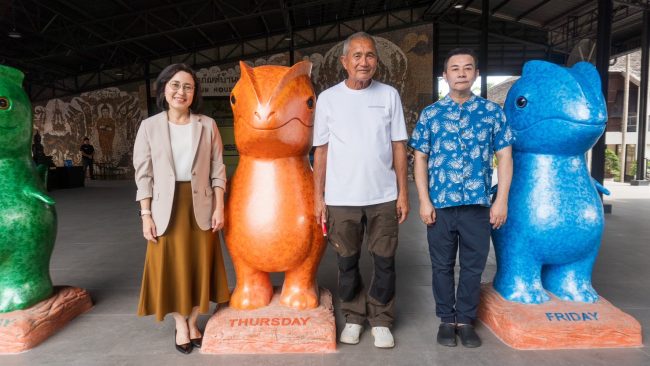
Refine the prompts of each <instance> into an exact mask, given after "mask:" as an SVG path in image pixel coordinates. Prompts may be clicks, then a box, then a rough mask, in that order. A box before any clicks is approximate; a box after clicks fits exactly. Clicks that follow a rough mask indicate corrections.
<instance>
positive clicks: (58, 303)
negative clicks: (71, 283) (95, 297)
mask: <svg viewBox="0 0 650 366" xmlns="http://www.w3.org/2000/svg"><path fill="white" fill-rule="evenodd" d="M92 307H93V303H92V300H91V299H90V295H89V294H88V292H86V290H84V289H80V288H76V287H67V286H56V287H54V294H53V295H52V296H51V297H49V298H48V299H45V300H43V301H41V302H39V303H37V304H36V305H34V306H32V307H30V308H27V309H25V310H16V311H12V312H9V313H2V314H0V354H10V353H20V352H25V351H27V350H29V349H31V348H34V347H36V346H37V345H38V344H39V343H41V342H43V341H44V340H46V339H47V338H48V337H49V336H51V335H52V334H54V333H56V332H57V331H58V330H59V329H61V328H63V327H64V326H65V325H66V324H67V323H68V322H69V321H70V320H72V319H74V318H75V317H76V316H77V315H80V314H82V313H84V312H86V311H87V310H88V309H90V308H92Z"/></svg>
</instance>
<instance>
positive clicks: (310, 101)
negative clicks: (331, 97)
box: [307, 97, 314, 109]
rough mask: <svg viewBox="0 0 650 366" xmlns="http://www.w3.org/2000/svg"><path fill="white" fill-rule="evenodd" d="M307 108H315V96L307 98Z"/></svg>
mask: <svg viewBox="0 0 650 366" xmlns="http://www.w3.org/2000/svg"><path fill="white" fill-rule="evenodd" d="M307 108H309V109H312V108H314V97H309V99H307Z"/></svg>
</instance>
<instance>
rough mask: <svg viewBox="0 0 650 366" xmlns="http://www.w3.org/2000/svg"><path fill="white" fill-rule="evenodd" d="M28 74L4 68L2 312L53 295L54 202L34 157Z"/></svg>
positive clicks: (0, 101) (0, 72) (0, 115)
mask: <svg viewBox="0 0 650 366" xmlns="http://www.w3.org/2000/svg"><path fill="white" fill-rule="evenodd" d="M23 77H24V76H23V73H22V72H20V71H18V70H16V69H13V68H11V67H6V66H2V65H0V313H6V312H9V311H14V310H20V309H25V308H28V307H30V306H32V305H34V304H36V303H37V302H39V301H41V300H44V299H46V298H48V297H49V296H50V295H52V290H53V289H52V280H51V279H50V256H51V255H52V249H53V248H54V240H55V239H56V211H55V209H54V200H53V199H52V198H51V197H49V196H47V195H46V194H45V192H46V190H45V185H44V182H43V181H42V180H41V178H40V177H39V175H38V173H37V171H36V168H35V167H34V163H33V161H32V158H31V155H30V154H31V137H32V108H31V104H30V102H29V99H28V97H27V94H26V93H25V92H24V91H23V89H22V82H23Z"/></svg>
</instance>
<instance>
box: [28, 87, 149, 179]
mask: <svg viewBox="0 0 650 366" xmlns="http://www.w3.org/2000/svg"><path fill="white" fill-rule="evenodd" d="M143 89H144V85H137V84H133V85H130V86H122V87H120V88H106V89H100V90H95V91H92V92H88V93H82V94H81V95H78V96H73V97H68V98H60V99H50V100H48V101H43V102H35V103H34V104H33V108H34V110H33V112H34V130H35V131H34V132H36V131H39V133H40V134H41V136H42V139H43V145H44V147H45V154H46V155H50V156H52V159H53V161H54V164H55V165H57V166H63V165H64V162H65V161H66V160H72V162H73V164H74V165H80V164H81V154H80V152H79V147H80V146H81V143H82V140H83V138H84V137H88V138H89V139H90V143H91V144H92V145H93V146H94V147H95V162H96V163H104V164H107V165H109V166H111V167H119V168H122V169H124V170H126V171H131V170H132V162H131V155H132V151H133V141H134V140H135V134H136V132H137V128H138V125H139V123H140V121H142V119H143V118H144V117H145V116H146V115H147V107H146V104H145V102H144V101H145V98H144V95H145V93H144V90H143Z"/></svg>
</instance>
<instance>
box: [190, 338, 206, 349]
mask: <svg viewBox="0 0 650 366" xmlns="http://www.w3.org/2000/svg"><path fill="white" fill-rule="evenodd" d="M190 343H191V344H192V347H194V348H201V345H202V344H203V336H201V337H200V338H190Z"/></svg>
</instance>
